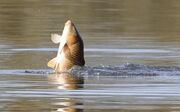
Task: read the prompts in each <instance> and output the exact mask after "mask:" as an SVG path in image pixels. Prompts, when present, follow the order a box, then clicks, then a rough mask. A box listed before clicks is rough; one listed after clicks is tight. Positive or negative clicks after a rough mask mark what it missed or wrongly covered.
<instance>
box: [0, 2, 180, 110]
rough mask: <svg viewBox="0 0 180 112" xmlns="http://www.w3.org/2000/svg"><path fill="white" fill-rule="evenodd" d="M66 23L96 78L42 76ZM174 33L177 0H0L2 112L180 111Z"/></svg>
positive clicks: (179, 16) (178, 22) (179, 25)
mask: <svg viewBox="0 0 180 112" xmlns="http://www.w3.org/2000/svg"><path fill="white" fill-rule="evenodd" d="M67 19H71V20H72V21H73V22H74V23H75V24H76V26H77V27H78V29H79V32H80V33H81V36H82V38H83V40H84V44H85V59H86V62H87V65H88V66H93V67H92V69H94V71H95V72H96V73H98V74H89V73H93V72H92V71H93V70H89V71H88V72H87V73H85V74H86V75H84V76H83V77H82V76H79V74H78V73H81V71H80V72H77V74H73V75H71V74H67V73H63V74H51V75H49V76H47V75H46V74H43V73H46V72H44V71H45V70H48V69H47V66H46V64H47V61H48V60H49V59H51V58H52V57H54V56H55V55H56V51H57V48H58V46H56V45H54V44H52V42H51V41H50V34H51V33H55V32H59V33H61V32H62V30H63V26H64V22H65V21H67ZM179 32H180V1H179V0H113V1H112V0H49V1H48V0H43V1H42V0H0V69H4V70H0V111H7V112H24V111H26V112H27V111H33V112H41V111H48V112H49V111H55V112H58V111H60V112H61V111H65V112H66V111H69V112H74V111H75V112H76V111H77V112H79V111H86V112H93V111H94V112H104V111H108V112H119V111H124V112H130V111H137V112H144V111H149V112H151V111H156V112H160V111H161V112H170V111H171V112H175V111H180V108H179V107H180V91H179V90H180V89H179V87H180V83H179V80H180V78H179V69H178V68H176V67H172V66H174V65H175V66H179V65H180V52H179V51H180V38H179V35H180V33H179ZM124 63H138V64H142V65H152V67H147V66H137V65H136V64H135V68H136V69H135V70H132V69H130V70H129V69H127V68H128V67H130V68H132V67H134V66H133V65H134V64H132V65H131V64H130V65H131V66H130V65H128V66H125V68H122V69H119V70H115V69H117V68H115V67H114V66H108V65H124ZM99 65H102V66H104V68H103V69H100V68H99ZM154 65H163V66H170V67H167V68H166V67H164V68H163V69H157V68H156V67H153V66H154ZM107 66H108V67H107ZM113 67H114V68H113ZM121 67H122V66H121ZM126 67H127V68H126ZM138 67H139V68H138ZM141 67H143V69H141ZM28 70H33V71H40V72H37V74H36V72H34V74H32V73H31V72H27V71H28ZM41 70H42V71H43V72H42V71H41ZM24 71H26V73H25V72H24ZM99 73H100V74H99ZM117 73H118V74H121V75H123V77H115V76H111V77H106V75H107V74H108V75H112V74H117ZM143 73H148V74H149V75H147V76H143V77H141V76H133V77H132V76H131V77H129V76H126V75H127V74H136V75H137V74H138V75H142V74H143ZM87 74H88V75H87ZM103 74H104V76H99V75H103ZM154 74H155V75H154Z"/></svg>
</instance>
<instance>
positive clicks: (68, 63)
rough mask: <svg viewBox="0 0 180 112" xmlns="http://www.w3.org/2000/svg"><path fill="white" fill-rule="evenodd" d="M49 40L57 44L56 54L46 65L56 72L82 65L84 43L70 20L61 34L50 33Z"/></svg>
mask: <svg viewBox="0 0 180 112" xmlns="http://www.w3.org/2000/svg"><path fill="white" fill-rule="evenodd" d="M51 40H52V42H53V43H55V44H59V49H58V52H57V56H56V57H55V58H53V59H51V60H50V61H49V62H48V63H47V66H48V67H50V68H53V69H54V70H55V72H56V73H61V72H66V71H68V70H70V69H71V68H72V67H73V66H74V65H77V66H84V65H85V59H84V43H83V40H82V38H81V36H80V34H79V32H78V30H77V28H76V26H75V25H74V23H73V22H72V21H71V20H68V21H67V22H66V23H65V26H64V29H63V32H62V35H59V34H51Z"/></svg>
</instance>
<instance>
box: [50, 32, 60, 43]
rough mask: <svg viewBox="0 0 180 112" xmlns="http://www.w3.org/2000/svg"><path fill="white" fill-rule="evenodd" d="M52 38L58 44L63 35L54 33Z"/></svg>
mask: <svg viewBox="0 0 180 112" xmlns="http://www.w3.org/2000/svg"><path fill="white" fill-rule="evenodd" d="M51 40H52V42H53V43H55V44H58V43H60V40H61V35H59V34H56V33H53V34H51Z"/></svg>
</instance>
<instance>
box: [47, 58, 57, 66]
mask: <svg viewBox="0 0 180 112" xmlns="http://www.w3.org/2000/svg"><path fill="white" fill-rule="evenodd" d="M56 65H57V57H55V58H53V59H51V60H50V61H49V62H48V63H47V66H48V67H51V68H55V67H56Z"/></svg>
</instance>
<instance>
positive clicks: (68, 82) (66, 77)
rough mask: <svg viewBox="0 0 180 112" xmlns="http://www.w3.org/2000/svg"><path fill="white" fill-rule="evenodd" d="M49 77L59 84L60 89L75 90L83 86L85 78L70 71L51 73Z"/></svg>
mask: <svg viewBox="0 0 180 112" xmlns="http://www.w3.org/2000/svg"><path fill="white" fill-rule="evenodd" d="M48 79H49V80H50V81H51V82H52V83H55V84H58V89H65V90H73V89H79V88H83V86H82V85H83V84H84V79H83V77H82V76H76V75H73V74H70V73H66V72H65V73H61V74H51V75H50V76H48Z"/></svg>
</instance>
